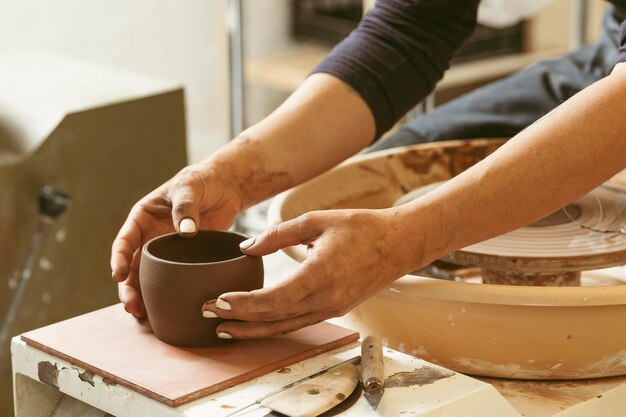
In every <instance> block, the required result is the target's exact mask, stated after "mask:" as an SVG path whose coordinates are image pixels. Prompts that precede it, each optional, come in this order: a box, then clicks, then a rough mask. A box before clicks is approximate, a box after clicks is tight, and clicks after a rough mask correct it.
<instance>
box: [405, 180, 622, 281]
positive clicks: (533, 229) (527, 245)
mask: <svg viewBox="0 0 626 417" xmlns="http://www.w3.org/2000/svg"><path fill="white" fill-rule="evenodd" d="M439 185H441V183H434V184H429V185H427V186H425V187H421V188H418V189H417V190H414V191H412V192H411V193H408V194H407V195H405V196H403V197H402V198H400V199H399V200H398V201H397V202H396V204H395V205H399V204H404V203H406V202H408V201H411V200H414V199H416V198H419V197H420V196H421V195H424V194H426V193H428V192H429V191H431V190H433V189H434V188H436V187H437V186H439ZM444 260H446V261H449V262H452V263H455V264H460V265H471V266H478V267H481V268H483V279H484V280H485V282H489V283H508V284H515V283H517V284H520V282H515V281H516V280H517V281H519V280H522V281H524V280H526V281H533V280H534V281H535V282H534V283H533V282H529V285H546V284H545V283H543V281H553V282H552V284H547V285H578V282H579V271H582V270H590V269H598V268H605V267H610V266H616V265H622V264H624V263H626V189H623V188H620V187H617V186H614V185H603V186H600V187H598V188H596V189H595V190H593V191H591V192H590V193H589V194H587V195H585V196H584V197H582V198H580V199H579V200H577V201H576V202H574V203H572V204H569V205H568V206H566V207H564V208H563V209H561V210H559V211H557V212H556V213H554V214H552V215H550V216H548V217H547V218H545V219H542V220H540V221H538V222H536V223H534V224H532V225H529V226H526V227H522V228H519V229H517V230H514V231H511V232H509V233H505V234H503V235H500V236H497V237H494V238H492V239H489V240H486V241H483V242H480V243H476V244H474V245H471V246H468V247H466V248H463V249H461V250H458V251H456V252H453V253H451V254H448V255H447V256H446V257H445V258H444Z"/></svg>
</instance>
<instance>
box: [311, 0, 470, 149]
mask: <svg viewBox="0 0 626 417" xmlns="http://www.w3.org/2000/svg"><path fill="white" fill-rule="evenodd" d="M478 3H479V0H378V1H377V2H376V6H375V7H374V8H373V9H372V10H371V11H370V12H369V13H368V14H367V15H366V16H365V17H364V18H363V20H362V21H361V23H360V24H359V26H358V27H357V28H356V29H355V30H354V31H353V32H352V33H351V34H350V36H348V37H347V38H346V39H345V40H343V41H342V42H341V43H340V44H339V45H337V46H336V47H335V48H334V49H333V50H332V52H331V53H330V54H329V55H328V56H327V57H326V59H325V60H324V61H322V62H321V63H320V65H318V66H317V67H316V68H315V69H314V70H313V72H314V73H316V72H324V73H329V74H332V75H334V76H336V77H338V78H339V79H341V80H343V81H344V82H346V83H347V84H348V85H350V86H351V87H352V88H353V89H354V90H356V91H357V92H358V93H359V94H360V95H361V97H363V99H364V100H365V102H366V103H367V104H368V106H369V107H370V110H371V111H372V113H373V115H374V119H375V122H376V138H378V137H380V136H381V135H382V134H383V133H384V132H386V131H387V130H388V129H389V128H390V127H391V126H392V125H393V124H394V123H395V122H396V121H397V120H398V119H399V118H400V117H402V115H404V114H405V113H406V112H407V111H408V110H409V109H410V108H411V107H413V106H415V105H416V104H417V103H418V102H419V101H421V100H422V99H423V98H424V97H426V96H427V95H428V94H429V93H430V92H431V91H432V90H433V88H434V87H435V84H436V83H437V81H439V80H440V79H441V78H442V77H443V73H444V72H445V70H447V69H448V67H449V62H450V60H451V59H452V55H453V54H454V52H455V51H456V50H457V49H458V48H459V47H460V46H461V44H462V43H463V41H464V40H465V39H466V38H467V37H468V36H469V35H470V34H471V33H472V32H473V31H474V28H475V26H476V12H477V8H478Z"/></svg>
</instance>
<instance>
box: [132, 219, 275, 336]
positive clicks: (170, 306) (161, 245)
mask: <svg viewBox="0 0 626 417" xmlns="http://www.w3.org/2000/svg"><path fill="white" fill-rule="evenodd" d="M246 239H247V236H245V235H242V234H239V233H235V232H225V231H201V232H199V233H198V235H196V236H195V237H192V238H182V237H180V236H178V235H177V234H175V233H172V234H168V235H163V236H159V237H156V238H154V239H152V240H150V241H149V242H147V243H146V244H145V245H144V246H143V250H142V253H141V264H140V267H139V281H140V284H141V292H142V294H143V299H144V302H145V305H146V310H147V312H148V319H149V320H150V325H151V326H152V331H153V332H154V334H155V336H156V337H158V338H159V339H160V340H162V341H164V342H166V343H169V344H172V345H176V346H185V347H208V346H216V345H219V344H222V343H223V341H222V340H221V339H218V337H217V335H216V333H215V328H216V327H217V325H218V324H219V323H220V321H221V320H220V319H207V318H204V317H202V305H203V304H204V303H205V302H206V301H209V300H213V299H215V298H217V297H219V296H220V295H222V294H224V293H226V292H231V291H252V290H255V289H258V288H261V287H263V260H262V258H260V257H253V256H249V255H244V254H242V253H241V251H240V250H239V243H240V242H242V241H244V240H246Z"/></svg>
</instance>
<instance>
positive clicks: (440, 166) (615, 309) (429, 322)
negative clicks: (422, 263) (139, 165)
mask: <svg viewBox="0 0 626 417" xmlns="http://www.w3.org/2000/svg"><path fill="white" fill-rule="evenodd" d="M502 142H503V141H501V140H499V141H493V140H472V141H449V142H441V143H438V144H427V145H415V146H411V147H406V148H398V149H392V150H389V151H382V152H377V153H372V154H369V155H364V156H359V157H356V158H353V159H352V160H350V161H347V162H346V163H344V164H342V165H340V166H338V167H336V168H335V169H333V170H331V171H329V172H327V173H325V174H323V175H321V176H319V177H317V178H315V179H313V180H311V181H309V182H307V183H305V184H303V185H301V186H299V187H297V188H295V189H293V190H290V191H288V192H286V193H283V194H281V195H280V196H278V197H277V198H276V199H275V200H274V202H273V204H272V206H271V207H270V212H269V218H270V222H271V223H278V222H281V221H284V220H288V219H292V218H295V217H297V216H299V215H300V214H302V213H305V212H308V211H312V210H323V209H336V208H383V207H390V206H391V205H392V204H393V202H394V201H396V200H397V199H398V198H399V197H400V196H402V195H403V194H404V193H405V192H406V190H410V189H415V188H418V187H420V186H423V185H426V184H430V183H433V182H437V181H442V180H446V179H449V178H451V177H452V176H454V175H457V174H458V173H460V172H461V171H463V170H464V169H466V168H468V167H469V166H471V165H473V164H475V163H476V162H478V161H479V160H480V159H482V158H484V157H485V156H487V155H488V154H489V153H491V152H493V151H494V150H495V149H496V148H497V147H498V146H499V145H500V144H501V143H502ZM285 252H286V253H287V254H289V255H290V256H291V257H293V258H294V259H296V260H298V261H302V260H303V259H305V257H306V251H305V249H304V247H291V248H286V249H285ZM625 276H626V268H625V267H616V268H612V269H611V270H606V271H594V272H589V273H584V274H583V283H584V284H587V285H591V286H583V287H567V288H565V287H517V286H515V287H514V286H506V285H485V284H476V283H467V282H449V281H443V280H436V279H430V278H423V277H415V276H405V277H403V278H400V279H399V280H397V281H396V282H395V283H394V284H393V285H392V286H390V287H389V288H387V289H385V290H383V291H381V292H379V293H378V294H376V295H375V296H373V297H372V298H370V299H369V300H367V301H366V302H364V303H362V304H361V305H360V306H358V307H357V308H356V309H354V310H353V311H352V312H351V313H349V314H348V315H347V316H346V318H345V322H346V323H348V324H349V325H350V326H352V327H353V328H355V329H356V330H358V331H360V332H361V333H362V334H369V333H373V334H377V335H379V336H381V337H383V338H384V339H385V340H386V344H387V346H389V347H391V348H394V349H398V350H401V351H404V352H407V353H410V354H413V355H415V356H417V357H420V358H423V359H426V360H428V361H431V362H434V363H439V364H441V365H443V366H446V367H448V368H451V369H455V370H457V371H460V372H465V373H469V374H477V375H485V376H494V377H504V378H520V379H579V378H597V377H603V376H613V375H622V374H626V285H624V284H625V283H626V280H625V279H624V277H625Z"/></svg>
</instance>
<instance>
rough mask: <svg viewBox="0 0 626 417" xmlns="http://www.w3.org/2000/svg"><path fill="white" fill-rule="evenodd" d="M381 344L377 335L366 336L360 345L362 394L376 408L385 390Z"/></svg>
mask: <svg viewBox="0 0 626 417" xmlns="http://www.w3.org/2000/svg"><path fill="white" fill-rule="evenodd" d="M383 360H384V359H383V345H382V343H381V341H380V338H379V337H377V336H372V335H370V336H367V337H366V338H365V339H363V344H362V345H361V381H362V382H363V390H364V396H365V399H366V400H367V402H369V403H370V405H371V406H372V408H373V409H374V410H376V409H377V408H378V404H379V403H380V399H381V398H382V396H383V393H384V391H385V387H384V382H385V367H384V362H383Z"/></svg>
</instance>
